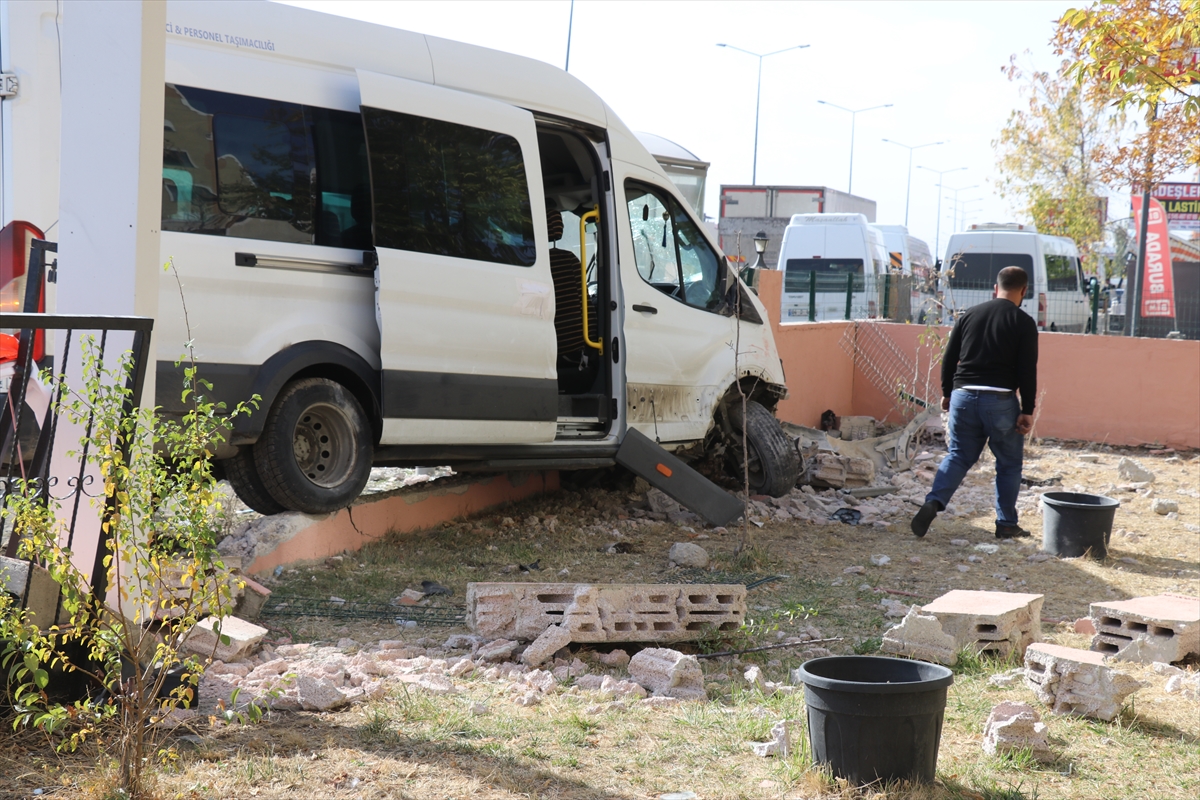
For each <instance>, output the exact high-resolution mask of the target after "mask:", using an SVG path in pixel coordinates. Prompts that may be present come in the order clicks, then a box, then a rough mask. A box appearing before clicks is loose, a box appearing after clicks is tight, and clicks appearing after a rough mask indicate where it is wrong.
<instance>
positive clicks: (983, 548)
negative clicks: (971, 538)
mask: <svg viewBox="0 0 1200 800" xmlns="http://www.w3.org/2000/svg"><path fill="white" fill-rule="evenodd" d="M974 549H976V550H978V551H979V552H981V553H986V554H988V555H989V556H994V555H995V554H996V553H999V552H1000V545H998V544H987V543H986V542H985V543H982V544H977V545H975V548H974Z"/></svg>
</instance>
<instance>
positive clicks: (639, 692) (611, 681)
mask: <svg viewBox="0 0 1200 800" xmlns="http://www.w3.org/2000/svg"><path fill="white" fill-rule="evenodd" d="M600 691H601V692H603V693H605V694H611V695H612V696H614V697H617V698H630V697H631V698H634V699H638V700H640V699H641V698H643V697H645V696H646V689H645V688H644V687H642V686H641V684H638V683H635V682H634V681H619V680H617V679H616V678H614V677H613V676H611V675H605V676H604V677H603V678H601V679H600Z"/></svg>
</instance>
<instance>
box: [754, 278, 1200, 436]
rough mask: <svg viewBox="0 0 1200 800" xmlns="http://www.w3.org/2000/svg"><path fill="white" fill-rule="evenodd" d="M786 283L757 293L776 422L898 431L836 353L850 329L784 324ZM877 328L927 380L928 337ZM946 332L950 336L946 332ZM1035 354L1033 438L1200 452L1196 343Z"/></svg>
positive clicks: (882, 399) (892, 415)
mask: <svg viewBox="0 0 1200 800" xmlns="http://www.w3.org/2000/svg"><path fill="white" fill-rule="evenodd" d="M781 281H782V274H781V273H779V272H775V271H765V272H763V273H762V274H761V275H760V288H759V295H760V297H762V300H763V303H764V304H765V305H766V306H767V310H768V312H769V315H770V317H771V324H772V326H773V328H774V332H775V341H776V344H777V345H778V347H779V352H780V356H781V357H782V358H783V364H784V369H785V371H786V373H787V379H788V389H789V396H788V399H787V400H785V401H784V402H782V403H780V405H779V415H780V417H781V418H783V419H786V420H788V421H790V422H796V423H799V424H801V425H809V426H815V425H816V424H817V422H818V421H819V419H820V415H821V412H822V411H824V410H825V409H827V408H831V409H833V410H834V412H836V413H837V414H839V415H845V414H862V415H869V416H873V417H875V418H876V419H890V421H893V422H895V421H899V415H898V414H897V413H896V412H895V410H894V408H893V406H892V403H891V401H890V400H889V399H888V398H887V397H886V396H885V395H884V394H883V392H881V391H880V390H879V389H877V388H875V386H874V385H872V384H871V381H870V380H869V378H868V377H867V375H866V374H865V373H864V372H863V371H862V370H860V369H858V368H856V367H855V365H854V363H853V361H852V359H851V358H850V356H848V355H847V354H846V353H845V351H844V350H843V349H842V348H841V346H840V345H839V342H840V340H841V338H842V336H843V335H845V334H846V330H847V328H852V327H853V323H848V322H817V323H810V322H800V323H788V324H786V325H781V324H780V322H779V293H780V288H781ZM874 324H876V325H878V326H879V329H881V330H882V331H883V332H884V333H885V334H886V335H887V337H888V338H889V339H891V340H892V342H893V343H894V344H895V345H896V347H897V349H898V350H899V351H900V352H901V353H904V354H906V355H907V356H908V357H909V359H910V360H916V361H917V363H918V367H919V369H920V371H921V373H922V374H923V373H924V368H925V365H926V363H927V361H928V348H924V347H920V346H919V345H918V342H917V337H918V336H920V335H921V333H922V332H923V331H924V327H923V326H920V325H901V324H895V323H874ZM941 330H942V334H943V336H945V335H948V333H949V329H948V328H943V329H941ZM1038 346H1039V351H1040V352H1039V358H1038V393H1039V394H1041V393H1042V392H1043V391H1044V392H1045V395H1044V397H1043V399H1042V401H1041V406H1042V410H1041V412H1040V414H1039V415H1038V421H1037V429H1036V431H1035V433H1036V434H1037V435H1039V436H1046V437H1051V438H1057V439H1079V440H1084V441H1094V442H1106V443H1108V444H1119V445H1141V444H1159V445H1164V446H1171V447H1188V448H1200V342H1198V341H1168V340H1166V339H1128V338H1125V337H1121V336H1085V335H1083V334H1073V333H1042V334H1040V335H1039V336H1038ZM936 375H937V373H936V371H935V378H934V379H935V382H936V380H937V378H936Z"/></svg>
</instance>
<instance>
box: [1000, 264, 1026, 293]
mask: <svg viewBox="0 0 1200 800" xmlns="http://www.w3.org/2000/svg"><path fill="white" fill-rule="evenodd" d="M996 282H997V283H999V284H1000V288H1001V289H1003V290H1004V291H1006V292H1015V291H1017V290H1018V289H1024V288H1025V287H1026V286H1028V285H1029V274H1028V273H1026V272H1025V270H1023V269H1021V268H1020V267H1005V268H1004V269H1002V270H1000V274H999V275H997V276H996Z"/></svg>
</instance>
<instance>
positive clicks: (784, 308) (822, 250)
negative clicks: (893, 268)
mask: <svg viewBox="0 0 1200 800" xmlns="http://www.w3.org/2000/svg"><path fill="white" fill-rule="evenodd" d="M887 264H888V257H887V252H886V250H885V248H884V242H883V234H882V233H881V232H880V231H879V230H878V229H877V228H875V227H873V226H872V225H870V224H868V222H867V218H866V216H865V215H863V214H794V215H793V216H792V218H791V221H790V222H789V223H788V226H787V227H786V228H785V229H784V232H783V243H782V244H781V245H780V248H779V268H780V269H782V270H783V273H784V274H783V295H782V299H781V314H780V318H781V320H782V321H783V322H802V321H824V320H833V319H867V318H871V317H876V316H878V315H879V313H880V308H879V298H878V297H876V277H877V276H879V275H884V274H886V273H887Z"/></svg>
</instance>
